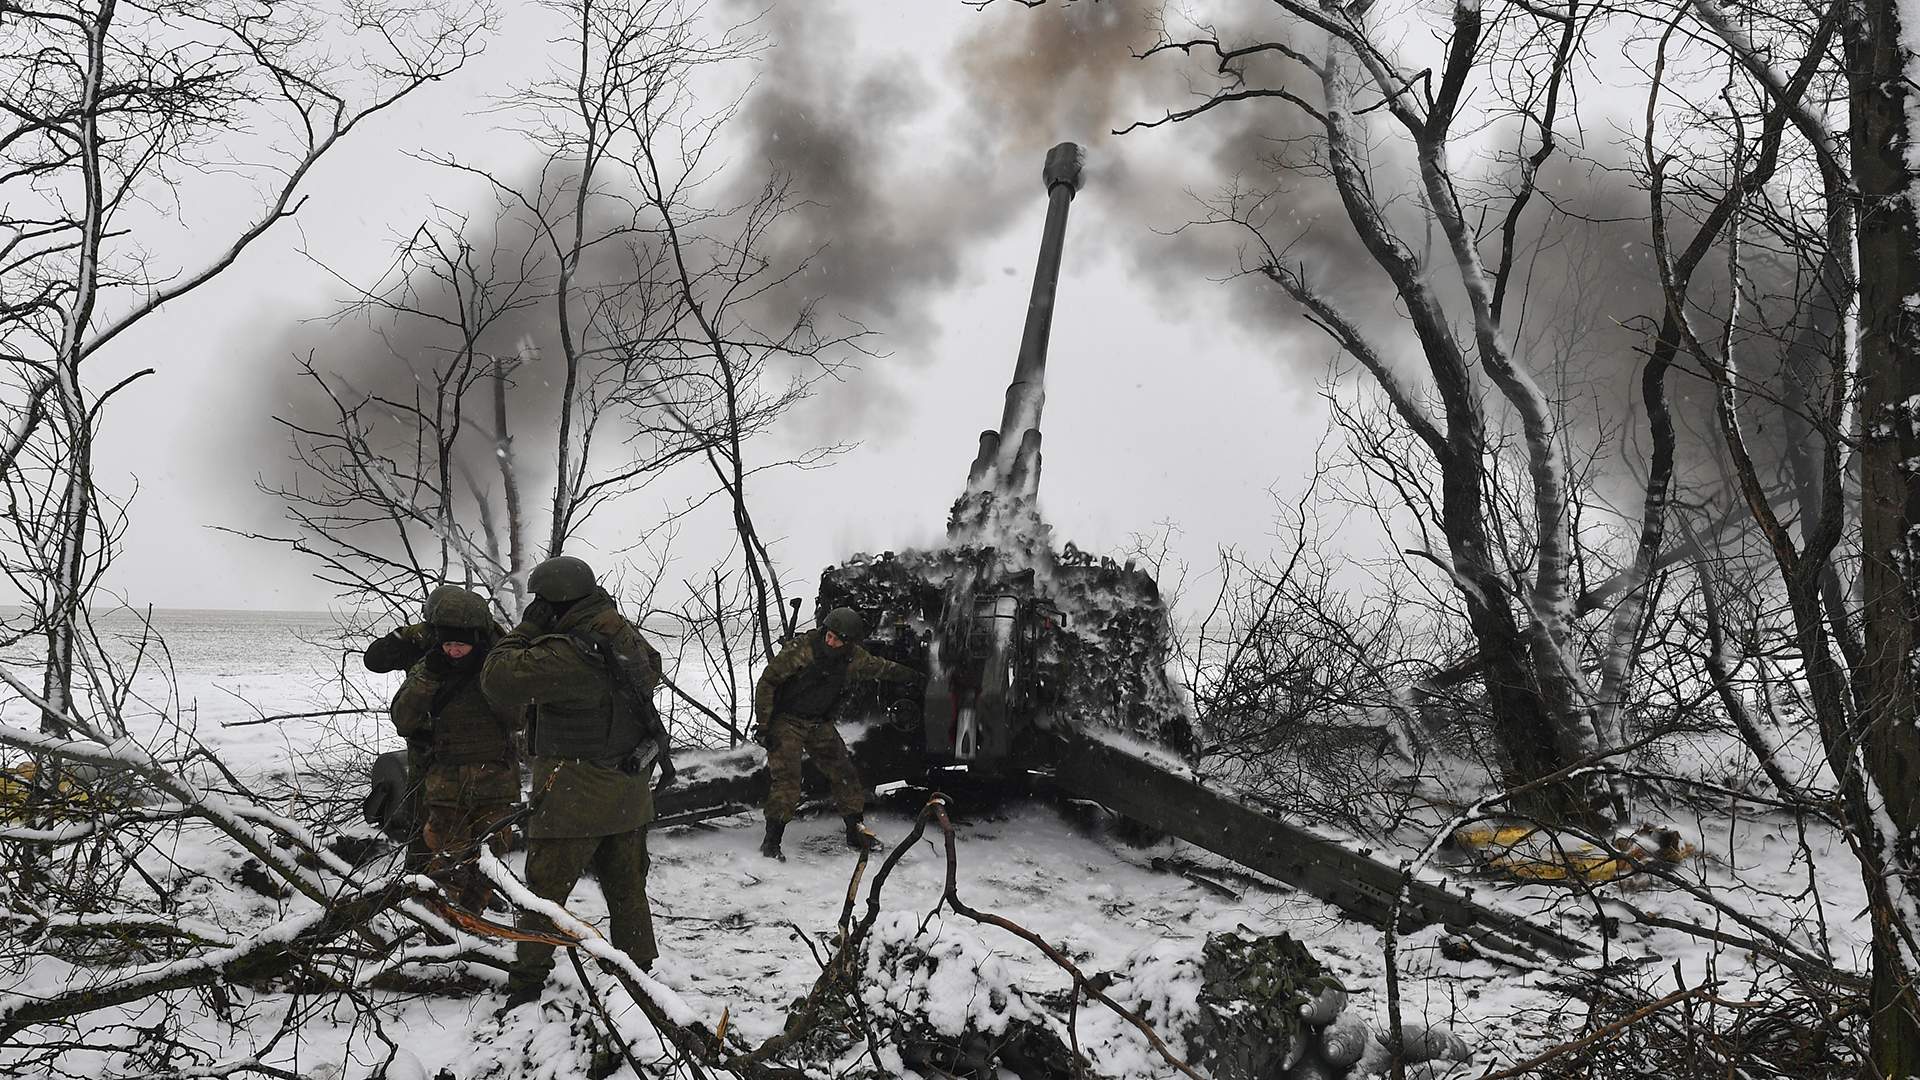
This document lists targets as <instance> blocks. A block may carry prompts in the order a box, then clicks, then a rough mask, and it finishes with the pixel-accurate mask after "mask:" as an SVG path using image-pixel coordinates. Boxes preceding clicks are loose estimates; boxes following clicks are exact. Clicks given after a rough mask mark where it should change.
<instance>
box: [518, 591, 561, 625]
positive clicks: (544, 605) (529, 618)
mask: <svg viewBox="0 0 1920 1080" xmlns="http://www.w3.org/2000/svg"><path fill="white" fill-rule="evenodd" d="M558 617H559V616H558V614H557V613H556V612H555V611H554V610H553V605H552V604H551V603H549V602H548V601H545V600H541V599H539V598H535V599H534V601H533V603H531V604H528V605H527V612H526V614H525V615H524V616H522V619H523V620H524V622H525V623H526V624H527V625H528V626H531V627H533V628H534V629H535V630H538V631H539V632H540V633H543V634H544V633H546V632H547V631H549V630H551V629H553V622H554V620H555V619H556V618H558Z"/></svg>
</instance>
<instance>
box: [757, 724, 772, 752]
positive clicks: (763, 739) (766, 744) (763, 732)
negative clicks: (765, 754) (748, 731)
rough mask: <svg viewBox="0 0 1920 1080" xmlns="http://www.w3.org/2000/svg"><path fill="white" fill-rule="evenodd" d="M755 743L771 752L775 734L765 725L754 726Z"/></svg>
mask: <svg viewBox="0 0 1920 1080" xmlns="http://www.w3.org/2000/svg"><path fill="white" fill-rule="evenodd" d="M753 741H754V742H755V743H758V744H759V745H760V746H761V747H762V748H764V749H767V750H771V749H773V732H772V731H769V730H768V729H767V728H766V726H765V725H763V724H755V725H753Z"/></svg>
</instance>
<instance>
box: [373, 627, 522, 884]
mask: <svg viewBox="0 0 1920 1080" xmlns="http://www.w3.org/2000/svg"><path fill="white" fill-rule="evenodd" d="M443 633H456V634H459V635H460V637H459V638H458V640H467V639H469V638H470V639H471V640H470V641H469V644H471V645H472V646H473V651H472V652H470V653H468V654H467V656H465V657H464V658H462V659H461V660H458V661H456V660H453V659H451V658H450V657H447V656H446V655H445V654H444V653H441V652H440V641H439V639H440V637H441V635H442V634H443ZM501 633H502V631H501V630H500V628H499V627H497V626H492V625H489V626H486V627H480V628H475V629H471V630H464V631H462V630H450V631H438V630H436V628H434V627H432V626H428V625H425V624H414V625H410V626H405V627H402V628H401V629H399V630H396V631H394V632H393V633H392V634H389V635H387V637H385V638H383V639H381V641H379V642H375V643H374V645H373V646H372V647H370V648H369V649H368V650H367V655H368V658H369V659H368V666H369V667H375V666H376V665H378V664H381V663H383V662H385V661H388V660H390V659H391V658H396V657H398V656H400V655H401V654H402V653H403V652H404V651H405V650H406V649H407V648H412V649H414V650H415V651H416V653H417V655H418V656H419V659H417V660H415V661H413V662H412V663H411V664H409V665H408V667H407V677H406V680H405V681H404V682H402V683H401V684H400V689H399V691H398V692H396V693H395V694H394V696H393V703H392V705H391V708H390V713H391V715H392V717H393V726H394V729H395V730H396V731H398V732H399V733H400V734H401V735H402V736H403V737H405V738H406V740H407V749H408V754H407V756H408V764H409V766H410V772H411V775H412V776H413V777H414V778H415V781H414V783H413V784H412V785H410V786H411V787H412V789H413V790H412V791H411V793H410V794H411V795H412V797H413V798H415V799H416V800H418V802H419V803H423V804H424V815H423V817H422V820H423V823H424V828H423V830H422V833H421V835H420V836H419V838H418V842H417V844H414V845H410V846H411V847H412V848H413V850H414V852H415V856H416V857H415V863H416V865H425V866H427V867H428V868H429V869H443V868H445V866H446V865H450V864H451V863H452V862H454V861H457V860H459V859H460V858H461V857H463V856H467V857H470V856H471V855H472V853H473V852H472V848H473V845H474V843H475V841H477V840H478V839H479V838H480V837H481V835H482V833H483V831H484V830H485V829H486V827H487V826H488V825H491V824H493V823H494V822H497V821H499V820H500V819H501V818H503V817H505V816H507V815H508V814H510V813H511V812H512V811H513V807H514V804H515V803H517V802H519V801H520V758H519V751H518V750H517V748H516V747H515V745H514V735H515V733H516V731H517V730H518V728H519V726H520V714H519V713H518V712H516V711H513V710H503V709H496V708H494V707H493V706H492V705H491V704H490V703H489V702H488V701H487V698H486V696H485V695H484V694H483V693H482V692H481V689H480V671H481V667H482V665H483V664H484V662H485V659H486V656H487V651H488V650H489V649H490V648H491V647H492V645H493V643H494V642H495V641H497V640H498V639H499V638H500V636H501ZM487 842H488V845H489V846H490V847H492V848H493V850H494V852H495V853H496V854H505V853H506V851H507V848H508V846H509V845H510V838H509V831H508V830H505V829H502V830H500V831H498V832H496V833H494V834H493V835H492V836H491V837H489V838H488V841H487ZM421 852H427V853H432V854H433V855H434V856H436V857H435V858H432V859H424V860H423V859H420V858H419V857H418V856H419V853H421ZM441 853H447V855H446V856H444V857H441ZM489 893H490V889H488V887H487V886H486V884H485V882H484V879H482V878H480V877H479V876H478V875H477V874H468V875H465V880H464V881H463V883H462V884H461V886H460V887H459V888H458V889H457V890H456V896H455V899H456V900H457V901H459V902H461V903H463V904H466V905H469V906H472V907H484V906H485V904H486V902H487V897H488V895H489Z"/></svg>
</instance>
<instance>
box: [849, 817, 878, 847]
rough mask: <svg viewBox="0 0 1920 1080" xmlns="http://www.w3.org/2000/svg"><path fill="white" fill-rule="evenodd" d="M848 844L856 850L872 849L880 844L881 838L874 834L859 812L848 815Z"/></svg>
mask: <svg viewBox="0 0 1920 1080" xmlns="http://www.w3.org/2000/svg"><path fill="white" fill-rule="evenodd" d="M845 820H846V823H847V846H848V847H850V848H852V849H854V850H855V851H872V850H874V849H875V848H878V847H879V846H880V838H879V837H877V836H875V835H873V830H872V829H869V828H867V826H866V823H865V822H864V821H862V820H861V819H860V815H859V814H848V815H846V818H845Z"/></svg>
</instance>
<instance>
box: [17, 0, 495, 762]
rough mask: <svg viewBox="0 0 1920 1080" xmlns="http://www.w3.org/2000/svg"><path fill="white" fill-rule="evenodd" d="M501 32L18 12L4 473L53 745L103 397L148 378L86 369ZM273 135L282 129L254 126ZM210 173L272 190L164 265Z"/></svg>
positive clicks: (152, 13)
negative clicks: (198, 175) (185, 258)
mask: <svg viewBox="0 0 1920 1080" xmlns="http://www.w3.org/2000/svg"><path fill="white" fill-rule="evenodd" d="M490 20H491V14H490V12H489V11H488V10H487V9H486V8H485V7H484V6H482V5H480V4H467V3H463V2H460V0H454V2H450V3H429V4H424V5H422V4H411V5H404V6H395V5H381V4H350V5H344V6H342V7H341V8H339V9H338V10H328V9H326V8H325V7H314V6H301V7H297V8H275V9H273V10H272V11H270V12H266V13H260V12H255V11H251V10H245V9H240V8H233V7H230V6H228V5H226V4H223V3H214V2H197V0H188V2H185V3H168V4H159V5H149V4H137V3H119V2H117V0H99V2H90V0H74V2H68V0H54V2H50V3H46V4H29V5H11V4H10V5H8V6H7V8H6V25H5V27H4V28H0V65H4V68H5V78H4V85H5V90H4V94H5V99H4V100H5V104H6V108H5V110H4V112H5V116H6V120H5V126H4V128H0V148H4V152H5V159H4V166H3V167H0V187H4V192H3V193H0V206H4V208H5V209H4V210H0V253H3V257H4V260H5V261H4V263H3V264H0V281H3V282H4V284H0V360H4V362H5V363H6V365H7V382H8V386H9V390H8V394H7V396H6V398H5V410H4V415H5V424H4V427H3V428H0V476H4V477H5V478H6V481H7V483H8V487H9V492H10V494H11V496H12V498H13V503H12V505H11V507H10V510H11V512H10V513H9V515H8V521H9V523H10V530H9V531H10V533H11V535H10V536H9V538H8V548H9V555H8V562H9V564H10V565H21V564H22V563H32V562H33V561H34V558H35V556H34V555H33V554H32V553H36V552H45V553H47V559H48V563H47V565H45V566H38V565H35V566H33V567H32V569H31V570H30V574H31V576H33V577H34V578H35V579H36V581H37V583H38V587H36V588H34V589H32V590H30V592H29V595H30V596H31V597H32V599H33V604H34V610H33V614H32V620H33V623H34V625H35V626H36V627H37V628H38V630H39V632H40V633H41V634H42V635H43V636H44V638H45V641H46V658H47V662H46V670H45V675H44V682H43V685H42V691H43V692H42V695H41V696H42V697H43V698H44V700H45V701H46V702H47V703H48V706H49V707H48V708H47V710H46V711H45V713H44V717H43V719H44V722H45V724H46V725H47V726H48V729H49V730H50V731H58V730H59V729H60V726H61V721H60V719H59V717H60V716H61V715H62V714H63V713H64V712H65V711H66V710H68V709H69V708H70V707H71V706H72V705H73V703H74V702H73V688H74V678H75V665H76V652H77V650H78V649H79V648H80V642H79V631H78V626H79V623H80V618H81V611H82V609H83V608H84V606H85V603H86V595H87V592H88V590H89V587H90V585H91V582H92V581H93V580H94V578H95V575H96V574H97V572H98V569H99V567H100V565H101V563H102V561H103V560H104V559H105V558H106V557H108V550H107V549H108V545H107V544H106V543H105V541H106V540H107V539H108V534H107V533H106V531H105V529H104V528H103V522H102V518H101V514H100V499H99V495H98V493H97V491H96V488H95V483H94V475H93V438H94V432H95V430H96V428H97V425H98V424H99V422H100V415H101V409H102V407H103V406H104V405H105V404H106V403H107V401H108V400H109V399H110V398H111V397H112V396H113V395H114V394H115V393H116V392H117V391H118V390H119V389H121V388H122V387H124V386H125V385H126V384H127V383H128V382H130V381H131V380H132V379H133V378H138V377H139V374H145V372H140V373H138V374H136V375H134V376H131V377H128V378H125V379H122V380H120V381H118V382H116V383H114V384H112V385H108V386H98V385H93V384H91V383H90V382H89V381H88V379H87V378H86V374H87V371H88V370H90V368H89V367H88V365H87V362H88V361H89V360H91V359H93V358H94V357H96V356H98V355H100V354H101V353H102V352H103V351H105V350H107V349H108V347H109V346H110V345H111V344H112V343H113V342H115V341H116V340H117V339H119V338H120V337H121V335H123V334H124V333H125V332H126V331H127V330H128V329H130V328H131V327H133V326H135V325H137V324H139V323H140V322H141V321H143V320H144V319H146V318H147V317H148V316H150V315H152V314H153V313H154V312H155V311H157V310H159V308H160V307H161V306H162V305H164V304H167V303H170V302H174V301H177V300H180V299H181V298H183V297H185V296H187V295H188V294H190V293H192V292H193V291H194V290H196V289H198V288H199V287H200V286H202V285H204V284H206V283H207V282H209V281H211V280H213V279H214V278H215V277H218V276H219V275H221V274H222V273H224V272H225V271H226V270H227V269H228V268H230V267H231V266H233V265H234V264H235V262H236V261H237V260H238V259H239V258H240V256H241V255H242V253H244V252H245V251H246V249H247V248H248V247H250V246H251V245H252V244H253V243H254V242H255V241H257V240H258V239H259V238H260V237H261V236H263V235H265V234H266V233H267V232H268V231H269V230H270V229H272V228H273V226H274V225H276V224H278V223H279V222H281V221H282V220H285V219H286V218H288V217H290V216H292V215H293V214H294V213H295V212H296V211H297V210H298V208H299V199H300V195H301V191H302V186H303V182H304V180H305V178H306V176H307V174H308V172H309V171H310V170H311V169H312V168H313V166H314V165H315V163H317V162H318V161H319V160H321V158H323V157H324V156H326V155H327V153H328V152H329V151H331V150H332V149H333V148H334V147H335V146H336V145H338V144H339V142H340V140H341V139H343V138H345V137H346V136H347V135H348V134H350V133H351V132H352V131H353V130H354V129H355V128H356V127H357V126H358V125H359V124H360V123H361V122H362V121H363V120H365V119H366V118H367V117H369V116H371V115H373V114H375V113H378V112H380V111H383V110H385V109H388V108H390V107H392V106H394V105H395V104H397V103H399V102H400V101H402V100H403V99H405V98H406V97H408V96H409V95H411V94H412V93H413V92H414V91H416V90H418V89H419V88H421V87H422V86H425V85H426V84H427V83H429V82H432V81H434V80H437V79H440V78H443V77H445V76H446V75H448V74H449V73H451V72H452V71H454V70H456V69H457V68H459V67H460V65H461V64H462V63H464V62H465V61H466V59H467V58H468V56H469V55H471V53H472V52H473V50H474V49H475V47H476V45H477V43H478V41H479V36H480V34H481V33H482V31H484V30H485V29H486V28H487V26H488V25H489V23H490ZM343 50H344V51H343ZM349 55H350V56H351V57H352V58H353V60H354V62H353V63H350V64H349V63H342V62H341V61H342V58H343V56H349ZM268 129H280V130H284V131H285V132H286V133H287V134H286V137H285V138H269V137H263V136H255V135H251V134H250V133H251V132H258V131H263V130H268ZM228 140H237V141H238V142H245V143H249V144H253V145H251V146H250V147H249V148H248V149H246V150H242V148H241V147H240V146H239V145H238V143H228ZM228 153H232V154H233V155H234V158H235V159H242V158H246V157H258V158H263V159H268V160H270V161H272V164H270V165H266V166H247V165H243V164H241V163H240V161H239V160H228V159H227V158H226V156H225V155H227V154H228ZM207 167H231V168H235V169H238V170H241V171H242V172H243V173H245V174H250V175H254V176H257V177H259V178H260V179H261V181H262V182H263V188H264V196H265V198H264V201H263V203H262V205H261V206H260V207H259V209H258V210H257V211H256V213H255V215H254V216H252V217H250V218H248V219H246V220H244V221H242V222H241V223H239V224H237V225H235V226H234V227H233V229H234V231H233V233H232V234H231V235H230V236H229V237H227V238H225V239H224V240H223V241H220V242H216V243H215V244H214V245H212V247H213V251H214V253H213V254H212V255H210V256H207V257H204V258H201V259H200V260H199V261H197V262H195V263H192V264H189V265H186V266H174V267H169V266H167V265H165V264H164V263H163V262H161V261H160V259H159V258H158V257H157V256H156V255H155V254H153V249H156V248H159V247H161V246H162V245H163V244H164V242H165V240H164V237H165V236H166V230H165V220H166V218H165V215H164V214H162V213H157V212H156V210H155V208H156V207H157V206H159V205H162V204H165V203H167V202H173V201H180V200H184V199H186V198H188V197H193V196H199V195H201V194H203V193H202V192H201V191H198V190H191V189H188V188H186V187H184V186H183V181H184V180H185V179H186V178H187V177H188V176H189V175H190V174H191V173H192V172H193V171H194V170H197V169H202V168H207ZM175 239H176V241H177V240H178V238H177V237H176V238H175Z"/></svg>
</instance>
